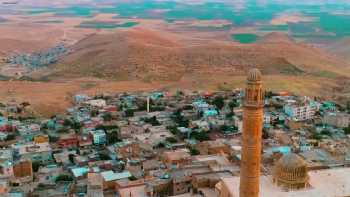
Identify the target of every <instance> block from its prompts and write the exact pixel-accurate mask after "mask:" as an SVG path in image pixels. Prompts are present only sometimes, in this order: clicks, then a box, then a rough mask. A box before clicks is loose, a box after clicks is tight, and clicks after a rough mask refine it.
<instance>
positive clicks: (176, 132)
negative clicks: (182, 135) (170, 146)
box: [167, 126, 180, 135]
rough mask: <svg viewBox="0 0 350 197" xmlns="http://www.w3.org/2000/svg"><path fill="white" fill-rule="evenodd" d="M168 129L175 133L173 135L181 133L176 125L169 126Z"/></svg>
mask: <svg viewBox="0 0 350 197" xmlns="http://www.w3.org/2000/svg"><path fill="white" fill-rule="evenodd" d="M167 129H168V130H169V131H170V132H171V133H172V134H173V135H177V134H179V132H180V131H179V129H177V127H176V126H167Z"/></svg>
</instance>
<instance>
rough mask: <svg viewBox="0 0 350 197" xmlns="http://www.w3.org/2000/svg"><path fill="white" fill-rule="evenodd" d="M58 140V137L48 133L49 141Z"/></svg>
mask: <svg viewBox="0 0 350 197" xmlns="http://www.w3.org/2000/svg"><path fill="white" fill-rule="evenodd" d="M58 140H59V137H56V136H51V135H49V142H50V143H55V142H57V141H58Z"/></svg>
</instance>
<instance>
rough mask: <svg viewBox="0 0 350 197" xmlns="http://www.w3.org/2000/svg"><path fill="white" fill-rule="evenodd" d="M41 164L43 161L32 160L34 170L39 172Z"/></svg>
mask: <svg viewBox="0 0 350 197" xmlns="http://www.w3.org/2000/svg"><path fill="white" fill-rule="evenodd" d="M40 166H41V163H40V162H38V161H33V162H32V169H33V171H34V172H38V170H39V168H40Z"/></svg>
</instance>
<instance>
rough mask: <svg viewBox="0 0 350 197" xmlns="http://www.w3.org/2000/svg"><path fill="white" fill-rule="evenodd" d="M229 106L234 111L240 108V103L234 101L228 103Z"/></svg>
mask: <svg viewBox="0 0 350 197" xmlns="http://www.w3.org/2000/svg"><path fill="white" fill-rule="evenodd" d="M228 106H229V107H230V109H233V108H236V107H239V103H238V102H237V100H236V99H233V100H232V101H230V102H229V103H228Z"/></svg>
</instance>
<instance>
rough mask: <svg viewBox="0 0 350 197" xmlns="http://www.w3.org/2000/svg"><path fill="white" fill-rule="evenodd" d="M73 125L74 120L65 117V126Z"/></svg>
mask: <svg viewBox="0 0 350 197" xmlns="http://www.w3.org/2000/svg"><path fill="white" fill-rule="evenodd" d="M72 125H73V121H72V120H71V119H68V118H66V119H64V122H63V126H66V127H70V126H72Z"/></svg>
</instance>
